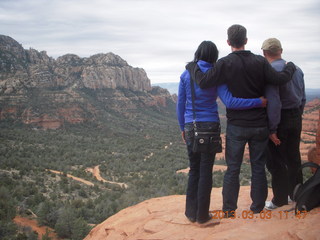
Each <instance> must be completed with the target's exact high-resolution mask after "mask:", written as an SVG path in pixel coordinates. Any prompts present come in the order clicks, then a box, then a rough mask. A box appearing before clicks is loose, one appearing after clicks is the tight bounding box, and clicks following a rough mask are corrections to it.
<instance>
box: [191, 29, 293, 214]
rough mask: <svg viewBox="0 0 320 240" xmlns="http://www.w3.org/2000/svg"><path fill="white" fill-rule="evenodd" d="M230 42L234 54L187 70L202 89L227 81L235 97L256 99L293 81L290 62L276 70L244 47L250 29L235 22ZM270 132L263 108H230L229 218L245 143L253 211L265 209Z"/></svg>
mask: <svg viewBox="0 0 320 240" xmlns="http://www.w3.org/2000/svg"><path fill="white" fill-rule="evenodd" d="M227 34H228V40H227V43H228V45H229V46H230V47H231V51H232V52H231V53H230V54H229V55H227V56H226V57H223V58H221V59H219V60H218V61H217V63H216V65H215V66H214V67H213V68H212V69H210V70H209V71H207V72H206V73H203V72H202V71H201V70H200V69H199V67H198V66H197V65H196V64H194V63H189V64H188V65H187V66H186V69H187V70H189V71H190V73H191V74H192V77H193V78H194V79H195V81H196V82H197V83H198V85H199V86H200V87H201V88H209V87H212V86H216V85H220V84H227V86H228V88H229V91H230V92H231V93H232V95H233V96H234V97H239V98H257V97H260V96H263V95H264V93H265V87H266V85H267V84H276V85H280V84H285V83H286V82H288V81H290V80H291V78H292V75H293V73H294V72H295V70H296V68H295V65H294V64H293V63H291V62H289V63H287V64H286V66H285V68H284V69H283V71H282V72H277V71H275V70H274V69H273V68H272V67H271V65H270V64H269V63H268V61H267V60H266V59H265V58H264V57H263V56H260V55H255V54H253V53H251V52H250V51H247V50H245V45H246V43H247V30H246V28H245V27H243V26H241V25H238V24H235V25H232V26H231V27H229V28H228V31H227ZM268 137H269V131H268V126H267V113H266V110H265V109H264V108H253V109H248V110H234V109H228V108H227V130H226V151H225V152H226V155H225V157H226V162H227V166H228V168H227V171H226V174H225V176H224V181H223V191H222V195H223V207H222V210H223V211H224V212H225V216H226V217H233V216H235V215H236V209H237V201H238V194H239V188H240V183H239V174H240V168H241V164H242V160H243V153H244V148H245V145H246V143H248V145H249V152H250V163H251V171H252V176H251V194H250V195H251V199H252V204H251V206H250V210H251V211H253V213H259V212H261V211H262V210H263V209H264V206H265V200H266V198H267V194H268V188H267V179H266V173H265V164H266V159H267V155H266V149H267V144H268Z"/></svg>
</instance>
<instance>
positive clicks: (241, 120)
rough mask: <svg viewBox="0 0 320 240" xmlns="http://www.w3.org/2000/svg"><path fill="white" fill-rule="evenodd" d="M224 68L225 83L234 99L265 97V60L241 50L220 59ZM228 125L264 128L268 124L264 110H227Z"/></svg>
mask: <svg viewBox="0 0 320 240" xmlns="http://www.w3.org/2000/svg"><path fill="white" fill-rule="evenodd" d="M220 60H221V61H223V62H225V64H224V66H223V68H222V69H223V70H222V71H223V72H225V73H226V74H224V81H225V82H226V83H227V85H228V88H229V90H230V92H231V93H232V95H233V96H234V97H241V98H256V97H259V96H263V95H264V91H265V85H266V77H265V74H264V67H265V64H266V62H265V60H264V58H263V57H262V56H258V55H255V54H252V53H251V52H250V51H245V50H240V51H234V52H232V53H230V54H229V55H228V56H226V57H224V58H222V59H220ZM227 119H228V123H231V124H234V125H236V126H243V127H262V126H266V124H267V114H266V110H265V109H264V108H253V109H248V110H234V109H228V108H227Z"/></svg>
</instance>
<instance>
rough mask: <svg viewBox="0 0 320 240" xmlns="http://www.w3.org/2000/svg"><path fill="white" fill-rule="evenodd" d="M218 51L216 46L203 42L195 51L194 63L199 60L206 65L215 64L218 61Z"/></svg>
mask: <svg viewBox="0 0 320 240" xmlns="http://www.w3.org/2000/svg"><path fill="white" fill-rule="evenodd" d="M218 55H219V51H218V48H217V46H216V45H215V44H214V43H213V42H211V41H203V42H202V43H200V45H199V47H198V49H197V51H196V52H195V53H194V59H193V61H194V62H197V61H199V60H203V61H206V62H208V63H215V62H216V61H217V59H218Z"/></svg>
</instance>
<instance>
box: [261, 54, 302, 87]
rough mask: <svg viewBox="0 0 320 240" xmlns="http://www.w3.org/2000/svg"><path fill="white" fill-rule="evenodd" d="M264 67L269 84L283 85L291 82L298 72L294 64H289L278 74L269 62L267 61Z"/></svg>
mask: <svg viewBox="0 0 320 240" xmlns="http://www.w3.org/2000/svg"><path fill="white" fill-rule="evenodd" d="M264 66H265V67H264V73H265V76H266V81H267V83H270V84H274V85H282V84H285V83H287V82H289V81H290V80H291V79H292V76H293V74H294V72H295V71H296V67H295V65H294V64H293V63H292V62H288V63H287V64H286V66H285V67H284V69H283V70H282V72H277V71H276V70H274V69H273V67H271V65H270V64H269V63H268V61H267V60H265V64H264Z"/></svg>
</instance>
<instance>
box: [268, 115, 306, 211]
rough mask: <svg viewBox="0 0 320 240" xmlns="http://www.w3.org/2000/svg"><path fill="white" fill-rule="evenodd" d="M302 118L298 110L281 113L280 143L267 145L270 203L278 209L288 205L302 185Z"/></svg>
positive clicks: (278, 130)
mask: <svg viewBox="0 0 320 240" xmlns="http://www.w3.org/2000/svg"><path fill="white" fill-rule="evenodd" d="M301 128H302V117H301V113H300V110H299V109H288V110H282V111H281V121H280V124H279V126H278V129H277V135H278V138H279V139H280V141H281V144H280V145H279V146H275V145H274V143H273V142H272V141H269V144H268V160H267V168H268V170H269V172H270V173H271V176H272V182H271V183H272V191H273V199H272V202H273V203H274V204H275V205H277V206H278V207H280V206H283V205H286V204H288V196H290V197H291V199H292V197H293V190H294V188H295V186H296V185H297V184H298V183H302V172H301V171H299V168H300V166H301V156H300V135H301Z"/></svg>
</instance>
